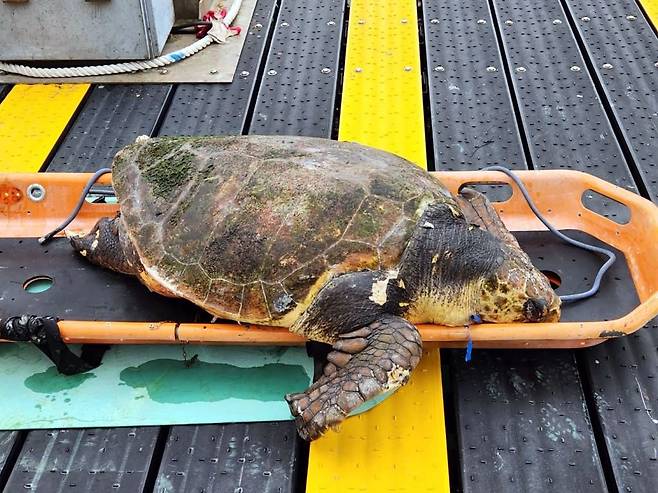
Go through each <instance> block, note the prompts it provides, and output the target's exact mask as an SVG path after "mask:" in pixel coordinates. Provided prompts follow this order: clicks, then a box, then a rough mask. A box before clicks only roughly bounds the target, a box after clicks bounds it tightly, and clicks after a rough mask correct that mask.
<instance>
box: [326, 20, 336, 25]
mask: <svg viewBox="0 0 658 493" xmlns="http://www.w3.org/2000/svg"><path fill="white" fill-rule="evenodd" d="M335 25H336V23H335V22H334V21H329V22H327V26H335Z"/></svg>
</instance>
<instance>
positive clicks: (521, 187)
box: [482, 166, 617, 303]
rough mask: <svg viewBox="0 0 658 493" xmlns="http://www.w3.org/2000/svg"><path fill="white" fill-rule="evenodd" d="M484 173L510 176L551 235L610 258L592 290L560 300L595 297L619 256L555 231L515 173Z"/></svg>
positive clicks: (493, 169)
mask: <svg viewBox="0 0 658 493" xmlns="http://www.w3.org/2000/svg"><path fill="white" fill-rule="evenodd" d="M482 171H500V172H501V173H505V174H506V175H507V176H509V177H510V178H511V179H512V180H513V181H514V183H516V186H518V187H519V190H520V191H521V193H522V194H523V197H524V198H525V200H526V202H527V203H528V205H529V206H530V209H532V212H534V214H535V216H537V219H539V220H540V221H541V222H542V223H543V224H544V226H546V227H547V228H548V230H549V231H550V232H551V233H553V234H554V235H555V236H557V237H558V238H560V239H561V240H563V241H565V242H567V243H569V244H571V245H574V246H576V247H578V248H582V249H583V250H588V251H590V252H595V253H600V254H603V255H606V256H607V257H608V260H607V261H606V262H605V263H604V264H603V265H602V266H601V268H600V269H599V271H598V272H597V273H596V277H595V278H594V283H593V284H592V287H591V288H590V289H588V290H587V291H583V292H582V293H574V294H566V295H562V296H560V300H561V301H562V302H565V303H568V302H571V301H578V300H583V299H585V298H590V297H592V296H594V295H595V294H596V293H597V292H598V290H599V288H600V287H601V279H602V278H603V275H604V274H605V273H606V272H607V271H608V269H609V268H610V267H612V264H614V263H615V260H617V256H616V255H615V253H614V252H612V251H610V250H608V249H606V248H601V247H597V246H594V245H589V244H588V243H583V242H582V241H578V240H574V239H573V238H569V237H568V236H566V235H565V234H564V233H561V232H560V231H558V230H557V229H555V227H553V225H552V224H551V223H549V222H548V221H547V220H546V218H545V217H544V216H543V215H542V213H541V212H539V210H538V209H537V207H536V206H535V203H534V202H533V201H532V198H530V194H529V193H528V190H527V189H526V187H525V185H524V184H523V182H522V181H521V179H520V178H519V177H518V176H516V174H515V173H514V172H513V171H511V170H509V169H507V168H505V167H503V166H489V167H487V168H484V169H483V170H482Z"/></svg>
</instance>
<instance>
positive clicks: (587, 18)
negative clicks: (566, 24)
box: [580, 16, 592, 22]
mask: <svg viewBox="0 0 658 493" xmlns="http://www.w3.org/2000/svg"><path fill="white" fill-rule="evenodd" d="M580 20H581V21H583V22H589V21H591V20H592V19H590V18H589V17H587V16H585V17H581V18H580Z"/></svg>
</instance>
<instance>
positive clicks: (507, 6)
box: [493, 0, 635, 190]
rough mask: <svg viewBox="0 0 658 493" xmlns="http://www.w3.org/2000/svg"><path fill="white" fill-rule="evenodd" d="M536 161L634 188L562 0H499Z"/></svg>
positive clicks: (542, 165) (497, 13)
mask: <svg viewBox="0 0 658 493" xmlns="http://www.w3.org/2000/svg"><path fill="white" fill-rule="evenodd" d="M493 4H494V7H495V17H496V19H497V22H498V26H499V28H500V32H501V36H502V41H503V45H504V49H505V56H506V59H507V61H508V69H509V71H510V74H511V78H512V81H513V85H514V92H515V96H516V98H517V101H518V105H519V109H520V113H521V117H522V120H523V125H524V129H525V134H526V135H527V139H528V145H529V149H530V153H531V156H532V165H533V167H534V168H535V169H578V170H580V171H585V172H587V173H591V174H593V175H596V176H598V177H600V178H603V179H605V180H608V181H610V182H612V183H614V184H617V185H619V186H621V187H624V188H628V189H632V190H634V189H635V186H634V183H633V180H632V178H631V173H630V171H629V168H628V166H627V164H626V160H625V158H624V156H623V153H622V150H621V148H620V146H619V143H618V142H617V140H616V138H615V134H614V132H613V129H612V126H611V124H610V120H609V119H608V117H607V115H606V113H605V111H604V109H603V106H602V104H601V101H600V100H599V98H598V95H597V93H596V89H595V86H594V83H593V80H592V75H591V74H590V73H589V71H588V70H587V67H586V65H585V62H584V60H583V57H582V56H581V53H580V51H579V49H578V45H577V43H576V39H575V37H574V33H573V32H572V31H571V29H570V26H569V23H568V21H567V19H566V16H565V13H564V10H563V9H562V6H561V4H560V1H559V0H544V1H542V2H535V1H533V0H505V1H502V0H493Z"/></svg>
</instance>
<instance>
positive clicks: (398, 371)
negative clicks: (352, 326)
mask: <svg viewBox="0 0 658 493" xmlns="http://www.w3.org/2000/svg"><path fill="white" fill-rule="evenodd" d="M333 349H334V350H333V351H332V352H331V353H329V355H328V357H327V359H328V361H329V362H328V363H327V366H326V367H325V371H324V373H325V374H324V375H323V376H322V377H320V378H319V379H318V380H317V381H316V382H315V383H314V384H313V385H311V386H310V387H309V388H308V390H306V391H305V392H303V393H300V394H289V395H287V396H286V400H287V401H288V405H289V406H290V411H291V413H292V414H293V416H295V422H296V424H297V430H298V432H299V434H300V436H301V437H302V438H304V439H305V440H315V439H316V438H318V437H319V436H321V435H322V434H323V433H324V431H326V430H327V428H329V427H335V426H337V425H339V424H340V423H341V422H342V421H343V420H344V419H345V418H346V417H347V416H348V415H349V414H350V413H351V412H352V411H354V410H355V409H356V408H357V407H359V406H360V405H361V404H363V403H364V402H366V401H368V400H370V399H372V398H374V397H376V396H378V395H380V394H382V393H384V392H387V391H391V390H395V389H397V388H399V387H400V386H402V385H404V384H405V383H406V382H407V381H408V380H409V376H410V374H411V371H412V370H413V369H414V368H415V367H416V366H417V365H418V363H419V362H420V358H421V354H422V341H421V338H420V334H419V333H418V330H417V329H416V327H414V326H413V325H412V324H411V323H409V322H408V321H406V320H405V319H403V318H401V317H398V316H395V315H382V316H381V317H380V318H378V319H377V320H376V321H374V322H372V323H370V324H369V325H367V326H365V327H362V328H359V329H357V330H355V331H352V332H348V333H345V334H341V335H340V336H339V339H338V341H336V342H335V343H334V345H333Z"/></svg>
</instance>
